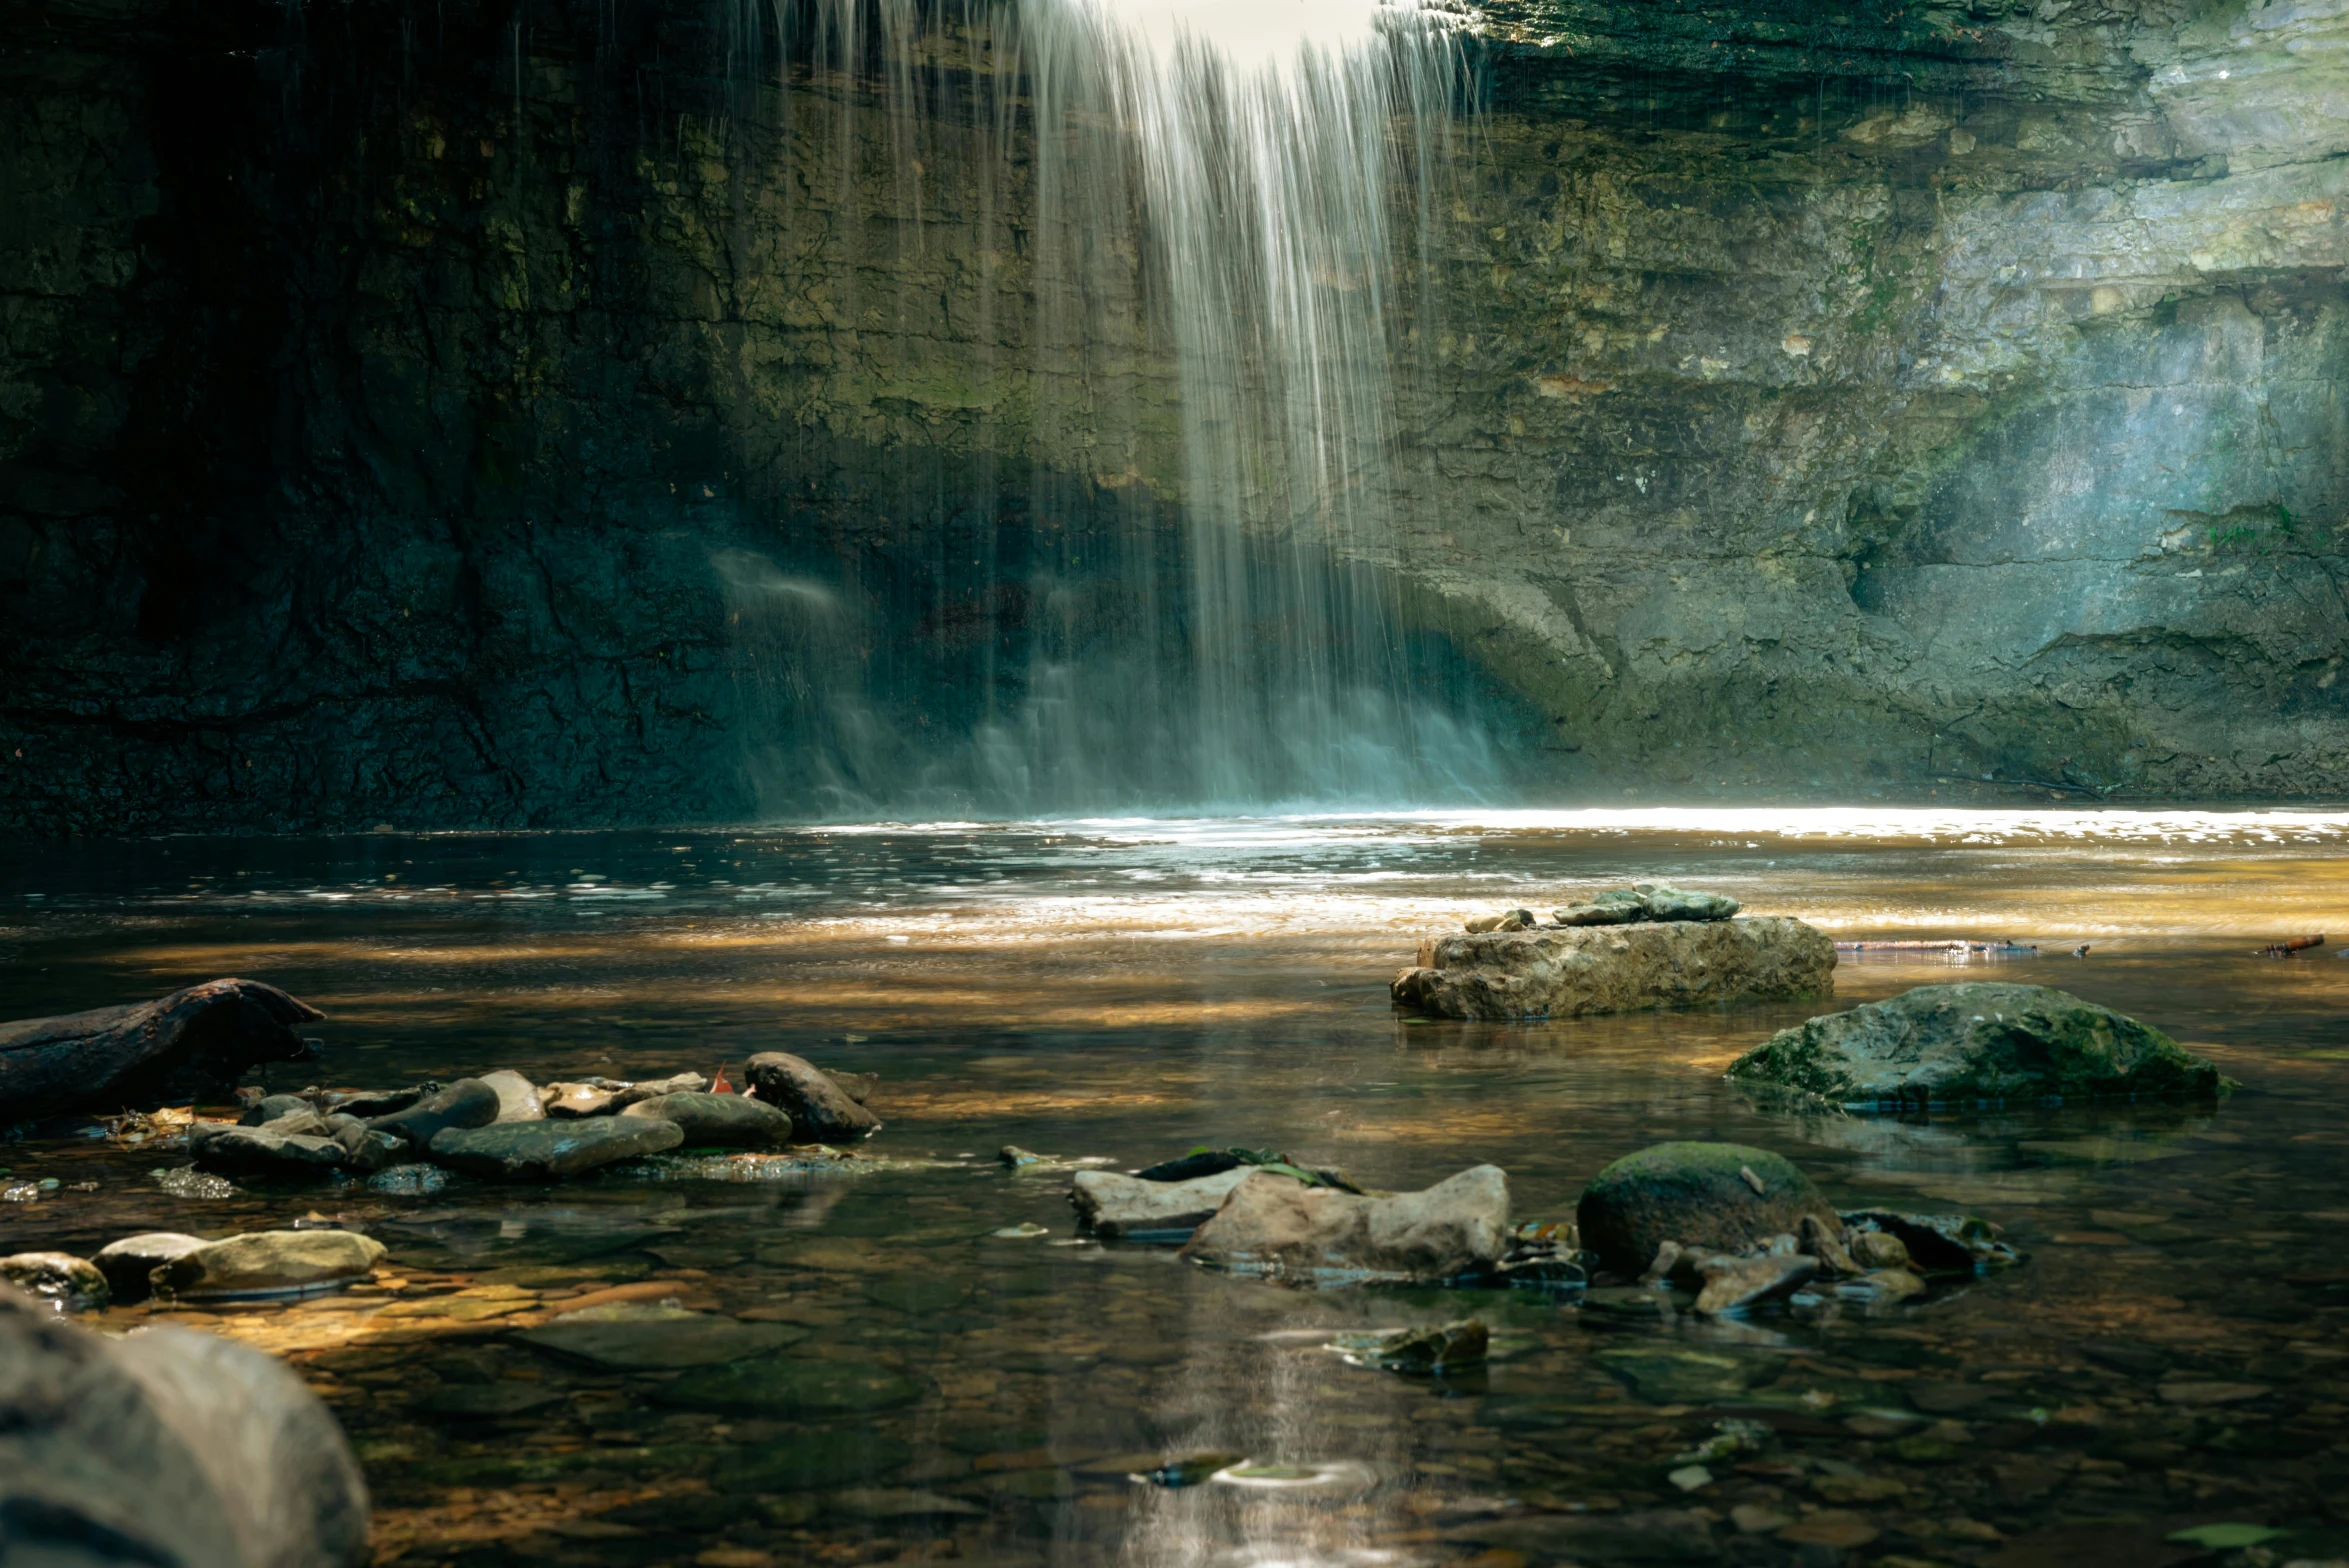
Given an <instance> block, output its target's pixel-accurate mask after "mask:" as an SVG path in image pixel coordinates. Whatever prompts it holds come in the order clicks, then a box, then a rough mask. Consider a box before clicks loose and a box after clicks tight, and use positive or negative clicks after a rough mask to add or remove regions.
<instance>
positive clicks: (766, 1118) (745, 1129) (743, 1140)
mask: <svg viewBox="0 0 2349 1568" xmlns="http://www.w3.org/2000/svg"><path fill="white" fill-rule="evenodd" d="M620 1118H621V1120H623V1121H626V1120H630V1119H644V1118H649V1119H651V1120H653V1121H664V1122H675V1123H676V1124H677V1126H678V1128H679V1130H680V1131H682V1132H683V1133H684V1134H685V1147H687V1148H692V1149H702V1148H724V1149H774V1148H781V1147H783V1146H784V1145H786V1144H788V1143H790V1142H791V1137H792V1130H791V1118H790V1117H789V1116H787V1115H785V1114H784V1113H783V1112H781V1111H779V1110H777V1109H776V1108H775V1107H774V1106H772V1105H769V1104H767V1103H766V1102H765V1101H763V1100H754V1099H751V1098H750V1097H749V1096H747V1095H740V1094H700V1093H685V1094H664V1095H659V1096H657V1097H655V1098H653V1099H650V1100H639V1101H637V1102H636V1103H635V1104H634V1105H631V1106H629V1107H628V1108H627V1109H625V1110H623V1111H622V1112H621V1113H620Z"/></svg>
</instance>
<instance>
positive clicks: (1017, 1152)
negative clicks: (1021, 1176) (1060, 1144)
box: [995, 1143, 1044, 1170]
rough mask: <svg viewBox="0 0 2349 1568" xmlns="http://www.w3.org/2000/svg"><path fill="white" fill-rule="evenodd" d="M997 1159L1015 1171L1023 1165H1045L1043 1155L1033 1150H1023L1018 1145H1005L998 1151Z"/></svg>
mask: <svg viewBox="0 0 2349 1568" xmlns="http://www.w3.org/2000/svg"><path fill="white" fill-rule="evenodd" d="M995 1157H996V1158H997V1159H999V1160H1001V1161H1002V1162H1003V1163H1004V1164H1006V1165H1008V1166H1010V1167H1011V1168H1012V1169H1013V1170H1018V1169H1019V1168H1020V1167H1021V1166H1023V1165H1042V1164H1043V1163H1044V1156H1043V1155H1041V1154H1038V1153H1036V1152H1035V1151H1033V1150H1031V1149H1023V1148H1021V1147H1020V1146H1019V1145H1018V1144H1016V1143H1007V1144H1005V1145H1004V1146H1003V1147H1002V1148H1001V1149H998V1150H997V1151H996V1153H995Z"/></svg>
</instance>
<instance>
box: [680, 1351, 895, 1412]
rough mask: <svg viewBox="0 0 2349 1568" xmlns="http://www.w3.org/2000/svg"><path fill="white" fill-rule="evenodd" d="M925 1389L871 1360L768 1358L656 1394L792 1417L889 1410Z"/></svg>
mask: <svg viewBox="0 0 2349 1568" xmlns="http://www.w3.org/2000/svg"><path fill="white" fill-rule="evenodd" d="M923 1392H924V1390H923V1388H922V1385H921V1384H920V1383H917V1382H915V1381H914V1380H913V1379H912V1378H909V1377H906V1376H905V1375H903V1374H902V1373H898V1372H893V1371H891V1370H890V1369H889V1368H887V1367H881V1366H874V1365H871V1364H870V1363H867V1362H862V1361H835V1360H830V1359H825V1360H813V1359H810V1360H789V1361H787V1360H782V1359H778V1358H768V1359H763V1360H757V1361H735V1362H733V1363H732V1364H731V1365H727V1366H714V1367H709V1368H707V1369H705V1370H703V1371H699V1372H688V1373H687V1374H686V1375H685V1376H683V1377H681V1378H679V1379H677V1381H675V1382H674V1383H670V1384H668V1385H666V1386H665V1387H663V1388H662V1389H661V1390H660V1391H659V1392H658V1393H656V1394H654V1395H653V1398H655V1399H656V1400H658V1401H659V1402H660V1403H662V1404H664V1405H675V1406H677V1407H678V1408H680V1409H684V1410H715V1411H724V1412H732V1413H741V1414H748V1413H752V1412H757V1413H760V1414H771V1415H777V1416H790V1415H799V1414H806V1415H831V1414H840V1413H850V1412H858V1411H866V1410H889V1409H893V1408H895V1407H896V1406H899V1405H910V1404H912V1403H913V1402H914V1401H915V1400H917V1399H919V1398H921V1397H922V1394H923Z"/></svg>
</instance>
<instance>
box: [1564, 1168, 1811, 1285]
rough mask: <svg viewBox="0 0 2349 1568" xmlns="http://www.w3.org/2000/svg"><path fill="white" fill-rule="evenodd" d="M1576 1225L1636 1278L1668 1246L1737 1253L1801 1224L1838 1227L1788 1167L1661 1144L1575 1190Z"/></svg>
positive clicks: (1607, 1259)
mask: <svg viewBox="0 0 2349 1568" xmlns="http://www.w3.org/2000/svg"><path fill="white" fill-rule="evenodd" d="M1575 1218H1576V1223H1577V1225H1578V1226H1579V1228H1580V1231H1581V1236H1582V1244H1583V1246H1585V1247H1586V1248H1588V1249H1589V1250H1590V1251H1592V1252H1594V1253H1596V1254H1597V1255H1598V1256H1599V1258H1600V1260H1601V1261H1602V1262H1603V1263H1604V1264H1606V1266H1607V1267H1609V1268H1612V1269H1615V1270H1617V1271H1618V1272H1622V1273H1634V1274H1636V1273H1638V1272H1639V1271H1640V1270H1641V1269H1643V1268H1645V1267H1646V1266H1647V1265H1648V1264H1649V1263H1650V1261H1651V1260H1653V1259H1654V1257H1655V1256H1656V1252H1657V1250H1658V1249H1659V1248H1661V1247H1662V1246H1663V1245H1664V1244H1665V1243H1666V1242H1672V1243H1675V1244H1677V1245H1679V1246H1682V1247H1703V1248H1706V1249H1709V1250H1712V1251H1718V1252H1731V1253H1742V1252H1746V1251H1750V1250H1752V1249H1754V1248H1758V1247H1761V1246H1764V1245H1766V1244H1767V1243H1768V1242H1769V1240H1770V1238H1771V1237H1773V1236H1779V1235H1787V1234H1799V1233H1800V1231H1801V1229H1802V1224H1803V1221H1804V1220H1805V1219H1806V1218H1816V1219H1819V1220H1822V1221H1824V1222H1825V1223H1827V1224H1829V1225H1832V1226H1835V1227H1836V1228H1837V1229H1841V1226H1842V1221H1841V1219H1840V1217H1839V1216H1838V1215H1837V1214H1836V1212H1835V1211H1834V1209H1832V1208H1831V1207H1829V1206H1828V1203H1827V1200H1826V1199H1825V1198H1823V1197H1822V1196H1820V1194H1819V1190H1818V1188H1817V1187H1815V1186H1814V1185H1812V1182H1811V1179H1810V1178H1809V1177H1808V1176H1806V1175H1804V1174H1803V1173H1802V1171H1801V1170H1799V1169H1797V1168H1796V1166H1795V1165H1794V1163H1793V1162H1792V1161H1790V1160H1788V1159H1787V1158H1785V1156H1783V1155H1778V1154H1773V1153H1771V1152H1770V1151H1769V1150H1767V1149H1756V1148H1750V1147H1748V1146H1746V1145H1744V1144H1734V1143H1664V1144H1657V1145H1655V1146H1654V1147H1652V1148H1647V1149H1642V1150H1640V1151H1639V1152H1637V1153H1636V1154H1628V1155H1625V1156H1624V1157H1623V1158H1622V1159H1620V1160H1617V1161H1615V1162H1614V1163H1613V1164H1611V1165H1609V1166H1607V1167H1606V1168H1605V1169H1604V1170H1602V1171H1600V1172H1599V1173H1598V1174H1597V1175H1596V1176H1593V1177H1592V1178H1591V1180H1590V1183H1589V1185H1588V1186H1586V1187H1584V1188H1583V1192H1582V1198H1581V1202H1580V1204H1579V1206H1578V1207H1577V1209H1576V1211H1575Z"/></svg>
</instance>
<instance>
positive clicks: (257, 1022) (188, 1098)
mask: <svg viewBox="0 0 2349 1568" xmlns="http://www.w3.org/2000/svg"><path fill="white" fill-rule="evenodd" d="M325 1016H326V1015H325V1014H324V1013H322V1012H320V1011H319V1010H318V1009H317V1008H315V1007H312V1006H310V1005H309V1004H308V1003H307V1002H301V1001H297V1000H295V999H294V998H293V997H290V996H288V995H286V993H285V992H283V991H280V990H279V989H278V988H277V987H275V986H273V985H263V984H262V983H261V982H260V981H258V980H207V981H205V982H204V983H203V984H202V985H192V986H189V987H188V988H187V989H186V990H184V991H174V992H172V993H171V994H170V995H169V996H167V997H164V998H162V999H161V1000H159V1001H154V1002H134V1003H131V1004H129V1005H127V1006H123V1007H100V1008H95V1009H92V1010H91V1011H89V1012H86V1013H68V1014H66V1015H65V1016H64V1017H62V1018H28V1019H24V1020H22V1021H20V1022H17V1023H5V1024H0V1126H6V1125H8V1124H10V1123H14V1122H22V1121H31V1120H33V1119H35V1118H37V1117H42V1116H55V1115H59V1114H61V1113H63V1112H67V1111H82V1112H88V1113H92V1114H111V1113H113V1112H116V1111H151V1110H154V1109H156V1108H157V1107H158V1106H164V1105H189V1104H207V1103H218V1102H220V1101H223V1100H226V1099H229V1098H230V1097H231V1096H232V1095H234V1094H235V1092H236V1086H237V1084H238V1083H239V1082H240V1081H241V1080H242V1079H243V1078H244V1076H245V1074H246V1073H248V1072H250V1071H251V1070H252V1069H253V1068H254V1067H256V1066H258V1065H260V1064H261V1063H263V1062H301V1061H312V1060H315V1059H316V1058H317V1057H319V1056H320V1055H321V1054H323V1052H324V1049H325V1048H324V1047H323V1046H322V1045H320V1044H319V1042H317V1041H316V1040H305V1039H304V1038H302V1036H301V1035H300V1034H299V1033H297V1032H296V1031H295V1028H294V1026H295V1025H296V1024H307V1023H315V1022H317V1021H318V1020H319V1019H321V1018H324V1017H325Z"/></svg>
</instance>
